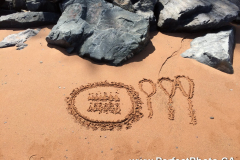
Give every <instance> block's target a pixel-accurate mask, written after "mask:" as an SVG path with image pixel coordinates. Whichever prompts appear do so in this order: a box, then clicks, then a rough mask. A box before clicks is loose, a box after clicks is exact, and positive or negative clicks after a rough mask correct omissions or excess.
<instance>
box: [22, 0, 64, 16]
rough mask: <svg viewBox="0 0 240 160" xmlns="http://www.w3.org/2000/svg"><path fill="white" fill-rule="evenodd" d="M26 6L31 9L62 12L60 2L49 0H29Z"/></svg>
mask: <svg viewBox="0 0 240 160" xmlns="http://www.w3.org/2000/svg"><path fill="white" fill-rule="evenodd" d="M26 7H27V9H28V10H29V11H41V12H57V13H60V8H59V4H58V3H54V2H52V1H49V0H27V1H26Z"/></svg>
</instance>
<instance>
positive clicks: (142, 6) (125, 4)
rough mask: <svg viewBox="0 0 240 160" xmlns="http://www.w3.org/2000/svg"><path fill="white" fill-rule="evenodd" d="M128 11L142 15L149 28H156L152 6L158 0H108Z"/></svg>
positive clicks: (153, 6)
mask: <svg viewBox="0 0 240 160" xmlns="http://www.w3.org/2000/svg"><path fill="white" fill-rule="evenodd" d="M108 1H109V2H111V3H113V4H114V5H117V6H119V7H121V8H123V9H125V10H128V11H130V12H134V13H137V14H138V15H140V16H143V17H144V18H145V19H146V20H148V21H149V23H150V30H156V27H157V22H156V18H155V15H154V8H155V5H156V4H157V2H158V0H108Z"/></svg>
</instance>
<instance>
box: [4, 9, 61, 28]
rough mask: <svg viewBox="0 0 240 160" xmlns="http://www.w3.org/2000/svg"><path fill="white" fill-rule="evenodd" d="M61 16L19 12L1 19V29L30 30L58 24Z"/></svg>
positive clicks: (48, 13)
mask: <svg viewBox="0 0 240 160" xmlns="http://www.w3.org/2000/svg"><path fill="white" fill-rule="evenodd" d="M58 18H59V14H56V13H50V12H18V13H13V14H9V15H6V16H1V17H0V28H28V27H36V26H40V25H49V24H56V23H57V21H58Z"/></svg>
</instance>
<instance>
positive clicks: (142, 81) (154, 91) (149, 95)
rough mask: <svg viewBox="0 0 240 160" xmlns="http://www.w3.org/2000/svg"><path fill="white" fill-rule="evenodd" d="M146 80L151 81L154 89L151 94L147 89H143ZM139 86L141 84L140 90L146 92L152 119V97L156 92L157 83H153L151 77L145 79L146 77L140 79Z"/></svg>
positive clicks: (149, 116)
mask: <svg viewBox="0 0 240 160" xmlns="http://www.w3.org/2000/svg"><path fill="white" fill-rule="evenodd" d="M144 82H148V83H150V84H151V85H152V89H153V91H152V92H151V93H150V94H148V93H147V92H146V91H144V90H143V83H144ZM138 86H139V88H140V90H141V91H142V92H143V93H144V94H146V95H147V106H148V110H149V115H148V118H150V119H151V118H152V116H153V109H152V102H151V97H152V96H153V95H154V94H155V93H156V85H155V83H153V81H152V80H150V79H145V78H144V79H143V80H141V81H139V83H138Z"/></svg>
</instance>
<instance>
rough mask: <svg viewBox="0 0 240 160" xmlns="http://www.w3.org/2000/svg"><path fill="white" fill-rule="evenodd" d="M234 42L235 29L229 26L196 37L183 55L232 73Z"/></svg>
mask: <svg viewBox="0 0 240 160" xmlns="http://www.w3.org/2000/svg"><path fill="white" fill-rule="evenodd" d="M234 44H235V42H234V29H233V28H228V29H225V30H223V31H220V32H218V33H209V34H207V35H205V36H203V37H198V38H195V39H194V40H193V41H192V42H191V48H190V49H188V50H187V51H186V52H184V53H182V54H181V56H182V57H184V58H192V59H195V60H197V61H199V62H201V63H204V64H206V65H209V66H211V67H213V68H216V69H218V70H220V71H223V72H226V73H230V74H232V73H233V67H232V59H233V50H234Z"/></svg>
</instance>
